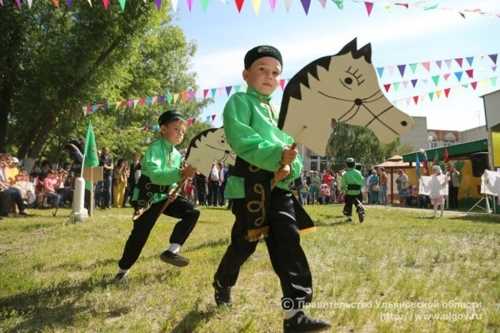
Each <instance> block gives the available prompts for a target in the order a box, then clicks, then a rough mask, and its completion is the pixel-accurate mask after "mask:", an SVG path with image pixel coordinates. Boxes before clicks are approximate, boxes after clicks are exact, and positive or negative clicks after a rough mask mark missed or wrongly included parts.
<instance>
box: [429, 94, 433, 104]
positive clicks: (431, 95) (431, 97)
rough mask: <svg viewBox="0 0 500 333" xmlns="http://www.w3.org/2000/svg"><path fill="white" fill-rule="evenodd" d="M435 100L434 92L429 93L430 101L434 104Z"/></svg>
mask: <svg viewBox="0 0 500 333" xmlns="http://www.w3.org/2000/svg"><path fill="white" fill-rule="evenodd" d="M433 98H434V92H433V91H432V92H430V93H429V99H430V100H431V102H432V99H433Z"/></svg>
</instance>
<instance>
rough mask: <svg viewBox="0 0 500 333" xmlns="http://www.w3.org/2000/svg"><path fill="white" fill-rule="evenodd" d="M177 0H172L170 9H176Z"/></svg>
mask: <svg viewBox="0 0 500 333" xmlns="http://www.w3.org/2000/svg"><path fill="white" fill-rule="evenodd" d="M178 2H179V0H172V10H173V11H174V12H176V11H177V4H178Z"/></svg>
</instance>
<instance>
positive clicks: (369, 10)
mask: <svg viewBox="0 0 500 333" xmlns="http://www.w3.org/2000/svg"><path fill="white" fill-rule="evenodd" d="M365 7H366V12H367V13H368V16H370V15H371V13H372V10H373V2H369V1H365Z"/></svg>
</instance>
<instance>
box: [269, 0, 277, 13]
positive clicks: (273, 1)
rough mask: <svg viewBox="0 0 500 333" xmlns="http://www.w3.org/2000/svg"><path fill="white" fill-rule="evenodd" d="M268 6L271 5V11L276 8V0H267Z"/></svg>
mask: <svg viewBox="0 0 500 333" xmlns="http://www.w3.org/2000/svg"><path fill="white" fill-rule="evenodd" d="M269 7H271V11H273V12H274V10H275V9H276V0H269Z"/></svg>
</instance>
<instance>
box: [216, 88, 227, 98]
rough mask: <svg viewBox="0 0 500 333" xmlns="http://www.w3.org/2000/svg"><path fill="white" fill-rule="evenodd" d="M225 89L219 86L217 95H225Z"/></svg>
mask: <svg viewBox="0 0 500 333" xmlns="http://www.w3.org/2000/svg"><path fill="white" fill-rule="evenodd" d="M225 90H226V89H224V87H220V88H217V95H219V96H224V92H225Z"/></svg>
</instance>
